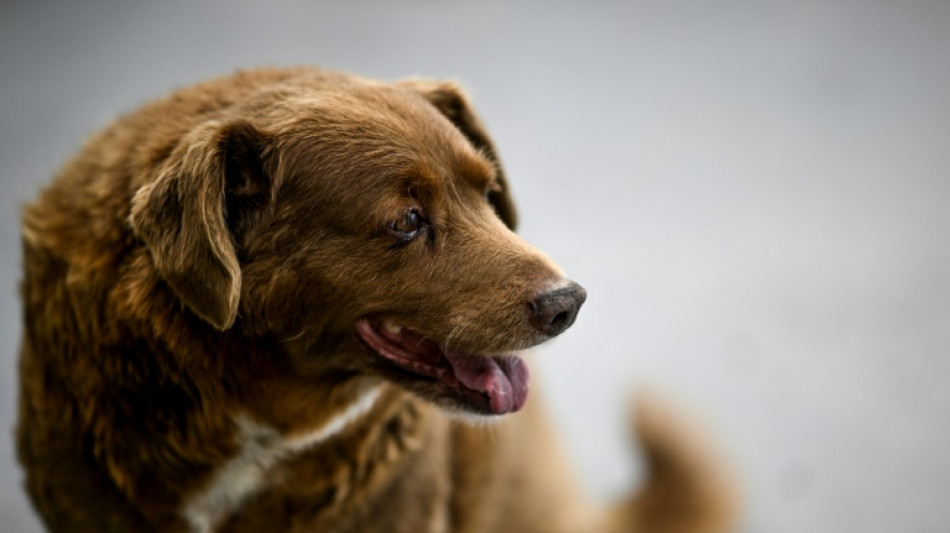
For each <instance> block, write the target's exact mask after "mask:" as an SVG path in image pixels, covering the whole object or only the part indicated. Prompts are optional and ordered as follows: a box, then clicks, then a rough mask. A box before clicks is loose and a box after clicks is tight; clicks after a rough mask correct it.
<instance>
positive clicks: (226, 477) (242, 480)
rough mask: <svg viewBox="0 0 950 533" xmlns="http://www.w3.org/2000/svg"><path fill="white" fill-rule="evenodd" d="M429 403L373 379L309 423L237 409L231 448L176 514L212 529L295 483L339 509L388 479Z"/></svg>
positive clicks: (413, 440)
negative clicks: (290, 424)
mask: <svg viewBox="0 0 950 533" xmlns="http://www.w3.org/2000/svg"><path fill="white" fill-rule="evenodd" d="M428 410H429V409H428V408H426V407H425V406H424V405H422V404H421V402H419V401H418V400H416V399H414V398H412V397H410V396H409V395H407V394H406V393H405V392H402V391H399V390H397V389H395V388H393V387H391V386H387V385H384V384H376V385H374V386H370V387H368V388H365V389H363V390H362V391H361V392H360V393H359V394H358V395H357V396H355V397H353V398H352V400H351V401H350V402H349V403H348V404H346V405H341V406H339V407H338V408H337V409H336V410H335V411H334V412H333V413H332V414H331V415H330V416H328V417H326V418H324V419H323V420H322V422H321V423H320V424H319V425H315V426H312V427H310V428H309V429H302V428H301V427H299V426H298V427H295V428H292V429H287V430H280V429H278V427H277V425H274V424H271V423H268V422H265V421H263V420H261V419H259V418H254V416H253V415H250V414H248V413H239V414H237V415H235V416H234V422H235V425H236V428H237V429H236V431H235V433H234V437H233V440H234V445H235V452H234V453H233V454H232V455H231V456H230V457H229V458H228V459H227V460H225V461H224V462H222V463H221V464H220V465H218V466H217V467H216V468H215V469H214V471H213V472H212V473H211V475H210V476H209V477H208V479H207V480H206V481H205V482H204V483H203V484H202V485H201V486H200V487H199V488H198V489H197V490H194V491H191V493H190V494H189V495H188V496H187V497H186V498H185V499H184V500H183V502H182V505H181V508H180V514H181V517H182V518H183V519H185V521H186V522H187V523H188V524H190V526H191V528H192V530H193V531H195V532H199V533H204V532H211V531H215V529H216V528H217V527H219V526H222V525H223V524H226V523H228V522H231V521H240V514H243V513H245V512H249V510H250V509H253V508H254V507H255V506H257V505H261V506H267V505H269V502H272V501H274V500H279V499H281V498H287V497H292V495H293V493H294V492H295V491H296V490H300V491H302V492H306V493H308V494H329V495H332V499H333V500H332V501H334V503H335V504H336V509H339V508H341V507H342V505H341V504H345V502H346V501H347V500H349V499H351V498H354V497H356V496H357V495H363V496H365V495H367V494H371V493H373V492H375V490H377V489H378V487H379V486H380V484H381V483H383V482H384V481H385V479H388V475H387V472H388V471H389V467H391V466H392V465H394V464H398V462H399V460H400V458H401V457H402V456H403V455H404V454H405V453H406V452H407V451H411V450H413V449H416V448H417V447H418V446H419V445H420V444H421V439H420V435H419V433H420V429H421V427H422V425H421V424H420V423H419V422H420V418H421V417H423V416H428V413H427V411H428ZM424 411H425V412H424ZM279 425H284V423H283V422H280V423H279ZM380 428H386V430H385V431H381V430H380ZM341 456H342V457H341ZM314 459H316V460H314ZM325 465H333V467H332V468H327V467H326V466H325ZM341 468H342V469H345V470H347V471H346V472H344V471H342V470H341ZM317 499H320V498H317ZM236 512H237V513H239V514H237V515H235V513H236ZM251 512H252V511H251Z"/></svg>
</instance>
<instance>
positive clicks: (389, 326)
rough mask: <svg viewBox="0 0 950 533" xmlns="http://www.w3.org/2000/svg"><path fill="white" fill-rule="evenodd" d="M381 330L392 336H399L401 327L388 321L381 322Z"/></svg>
mask: <svg viewBox="0 0 950 533" xmlns="http://www.w3.org/2000/svg"><path fill="white" fill-rule="evenodd" d="M383 329H385V330H386V332H387V333H390V334H392V335H399V334H400V333H402V326H400V325H399V324H396V323H395V322H392V321H389V320H385V321H383Z"/></svg>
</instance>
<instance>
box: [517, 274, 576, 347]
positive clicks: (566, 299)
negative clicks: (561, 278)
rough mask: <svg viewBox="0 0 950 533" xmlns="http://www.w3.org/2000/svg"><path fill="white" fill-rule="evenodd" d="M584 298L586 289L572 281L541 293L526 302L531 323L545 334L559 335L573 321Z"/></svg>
mask: <svg viewBox="0 0 950 533" xmlns="http://www.w3.org/2000/svg"><path fill="white" fill-rule="evenodd" d="M586 299H587V291H585V290H584V287H581V286H580V285H578V284H577V283H574V282H573V281H572V282H570V283H569V284H568V285H567V286H565V287H560V288H557V289H554V290H551V291H548V292H545V293H542V294H541V295H539V296H538V297H537V298H535V299H534V301H532V302H530V303H529V304H528V310H529V312H530V313H531V323H532V324H534V326H535V327H536V328H538V329H539V330H541V331H542V332H543V333H544V334H545V335H549V336H551V337H553V336H555V335H560V334H561V333H562V332H563V331H564V330H566V329H567V328H569V327H571V324H573V323H574V319H576V318H577V311H579V310H580V308H581V305H582V304H583V303H584V300H586Z"/></svg>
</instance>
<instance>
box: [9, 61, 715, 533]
mask: <svg viewBox="0 0 950 533" xmlns="http://www.w3.org/2000/svg"><path fill="white" fill-rule="evenodd" d="M514 226H515V211H514V207H513V205H512V202H511V198H510V196H509V193H508V185H507V181H506V178H505V175H504V173H503V171H502V168H501V166H500V164H499V161H498V158H497V156H496V153H495V149H494V147H493V146H492V144H491V142H490V140H489V138H488V136H487V134H486V133H485V130H484V129H483V127H482V125H481V124H480V122H479V120H478V119H477V118H476V116H475V115H474V114H473V112H472V110H471V108H470V107H469V104H468V102H467V99H466V97H465V96H464V95H463V94H462V93H461V92H460V91H459V89H458V88H457V87H455V86H454V85H452V84H450V83H438V82H428V81H419V80H412V81H406V82H401V83H395V84H386V83H380V82H375V81H370V80H366V79H361V78H357V77H353V76H348V75H344V74H339V73H332V72H326V71H321V70H316V69H309V68H301V69H290V70H259V71H252V72H244V73H240V74H237V75H235V76H233V77H230V78H226V79H221V80H216V81H211V82H208V83H204V84H201V85H198V86H195V87H192V88H189V89H185V90H181V91H179V92H176V93H174V94H173V95H171V96H170V97H168V98H166V99H164V100H160V101H158V102H154V103H152V104H151V105H148V106H146V107H145V108H143V109H141V110H139V111H137V112H135V113H133V114H130V115H128V116H126V117H124V118H122V119H120V120H119V121H117V122H116V123H114V124H113V125H112V126H110V127H109V128H108V129H106V130H105V131H104V132H103V133H101V134H99V135H98V136H96V137H95V138H93V139H92V140H91V142H90V143H89V144H88V145H87V146H86V148H85V149H84V150H83V151H82V152H81V153H80V154H79V155H78V156H77V157H76V158H75V159H74V160H73V161H71V162H70V163H69V164H68V165H67V166H66V167H65V168H64V170H63V171H62V173H61V174H60V175H59V177H58V178H57V179H56V181H55V182H54V183H53V185H52V186H51V187H50V188H48V189H47V190H46V191H45V192H44V193H43V195H42V196H41V198H40V199H39V200H38V201H37V202H36V203H35V204H33V205H32V206H30V207H29V208H28V209H27V210H26V213H25V216H24V228H23V242H24V265H25V278H24V281H23V299H24V313H25V338H24V341H23V350H22V359H21V384H22V385H21V386H22V391H21V412H20V421H19V427H18V432H17V435H18V444H19V454H20V458H21V460H22V462H23V464H24V465H25V468H26V473H27V478H26V484H27V488H28V490H29V493H30V495H31V497H32V499H33V502H34V504H35V505H36V507H37V509H38V510H39V512H40V514H41V516H42V517H43V519H44V520H45V522H46V524H47V526H48V527H49V528H50V529H51V530H55V531H69V532H97V533H99V532H105V531H197V532H209V531H247V532H258V531H260V532H264V531H268V532H270V531H300V532H303V531H309V532H316V531H320V532H369V531H386V532H407V533H408V532H411V533H423V532H514V533H520V532H538V533H556V532H571V533H576V532H588V531H590V532H593V531H617V532H619V531H651V532H657V531H719V530H723V529H725V528H726V527H728V524H729V520H730V517H731V514H730V506H729V498H728V494H727V493H726V492H725V491H723V490H721V486H720V484H719V481H718V478H716V477H713V476H712V475H711V474H710V472H711V469H710V467H709V466H707V465H706V464H704V463H703V461H702V457H701V455H697V454H695V453H694V452H693V451H692V449H691V447H690V446H689V444H690V443H689V442H684V441H683V439H682V436H680V435H678V434H676V433H675V431H673V432H671V431H670V429H671V428H669V426H668V425H667V424H666V423H665V422H664V420H665V419H664V418H662V417H659V416H656V415H653V416H652V417H651V416H646V417H644V420H643V421H642V423H641V433H642V434H644V437H645V438H646V440H647V448H648V451H650V452H651V454H652V459H653V461H654V462H653V467H654V473H653V476H652V479H651V481H650V482H649V483H648V484H647V486H646V487H645V489H644V491H642V494H641V497H640V498H638V499H637V500H634V501H632V502H630V503H628V504H625V505H622V506H620V507H618V508H617V509H613V510H609V511H604V512H600V511H597V510H591V509H588V508H586V507H584V506H583V505H582V504H581V503H580V501H581V500H580V499H579V498H577V496H576V494H575V490H574V486H573V484H572V483H571V482H570V481H569V478H568V477H567V476H566V475H565V474H564V472H563V470H562V466H561V463H560V462H559V459H558V458H557V450H556V448H557V446H556V445H555V444H554V440H553V439H552V437H551V436H550V435H549V434H548V432H547V430H546V428H545V426H544V424H543V423H542V421H541V419H540V416H539V415H538V413H536V412H535V409H534V407H533V406H532V405H533V404H529V406H528V408H526V409H525V410H524V411H523V412H522V413H518V414H516V415H511V416H507V417H505V420H503V421H501V422H500V423H498V424H493V425H488V426H486V425H484V424H482V425H477V424H476V425H473V424H469V423H461V422H458V421H456V418H457V417H452V416H451V415H449V414H447V413H461V414H465V415H479V416H482V417H485V418H499V417H500V416H501V415H504V414H506V413H513V412H515V411H519V410H520V409H521V408H522V406H523V405H524V404H525V401H526V399H527V395H528V370H527V367H526V366H525V363H524V361H523V360H522V359H521V358H520V357H519V356H518V355H517V353H518V351H519V350H523V349H525V348H528V347H530V346H533V345H536V344H538V343H541V342H543V341H545V340H547V339H549V338H551V337H553V336H555V335H557V334H559V333H561V332H562V331H564V330H565V329H566V328H567V327H569V326H570V325H571V323H572V322H573V321H574V317H575V316H576V313H577V311H578V309H579V307H580V306H581V304H582V303H583V301H584V298H585V293H584V290H583V289H582V288H580V286H578V285H577V284H575V283H572V282H570V281H568V280H566V279H565V278H564V277H563V274H562V273H561V271H560V270H559V269H558V268H557V267H556V266H555V265H554V264H552V263H551V261H549V260H548V259H547V258H546V257H545V256H543V255H542V254H541V253H540V252H538V251H537V250H535V249H533V248H532V247H530V246H529V245H527V244H526V243H524V242H523V241H522V240H520V239H519V238H518V237H517V236H516V235H515V234H514V233H513V232H512V229H513V228H514ZM463 418H464V417H463Z"/></svg>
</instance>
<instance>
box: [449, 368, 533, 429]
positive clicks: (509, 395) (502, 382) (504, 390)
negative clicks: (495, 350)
mask: <svg viewBox="0 0 950 533" xmlns="http://www.w3.org/2000/svg"><path fill="white" fill-rule="evenodd" d="M445 357H446V359H448V360H449V363H451V364H452V369H453V370H454V372H455V378H456V379H458V380H459V382H460V383H462V384H463V385H465V386H466V387H468V388H470V389H472V390H477V391H480V392H484V393H485V394H487V395H488V399H489V404H490V406H491V410H492V412H493V413H495V414H498V415H500V414H504V413H511V412H514V411H517V410H519V409H521V407H522V406H524V402H525V400H526V399H527V398H528V366H527V365H525V363H524V361H523V360H522V359H521V358H520V357H516V356H513V355H510V356H503V357H485V356H479V355H467V354H461V353H453V352H446V353H445Z"/></svg>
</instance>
